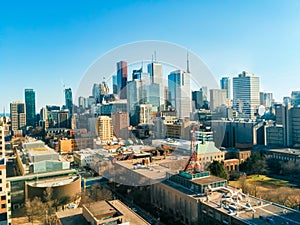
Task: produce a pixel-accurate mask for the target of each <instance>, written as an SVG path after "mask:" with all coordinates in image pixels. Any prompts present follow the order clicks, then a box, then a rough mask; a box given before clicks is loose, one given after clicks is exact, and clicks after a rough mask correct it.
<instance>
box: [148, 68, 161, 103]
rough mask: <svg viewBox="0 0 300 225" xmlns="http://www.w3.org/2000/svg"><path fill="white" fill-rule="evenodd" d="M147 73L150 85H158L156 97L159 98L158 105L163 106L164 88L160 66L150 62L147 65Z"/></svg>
mask: <svg viewBox="0 0 300 225" xmlns="http://www.w3.org/2000/svg"><path fill="white" fill-rule="evenodd" d="M147 67H148V73H149V75H150V81H151V83H152V84H158V89H159V92H157V94H156V95H157V96H158V98H159V104H160V106H161V105H164V104H165V102H164V98H163V92H164V86H163V74H162V65H161V64H160V63H157V62H152V63H150V64H148V66H147Z"/></svg>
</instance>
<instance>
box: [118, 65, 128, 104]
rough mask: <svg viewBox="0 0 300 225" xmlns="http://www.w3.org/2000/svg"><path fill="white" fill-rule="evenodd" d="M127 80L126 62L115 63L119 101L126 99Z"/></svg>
mask: <svg viewBox="0 0 300 225" xmlns="http://www.w3.org/2000/svg"><path fill="white" fill-rule="evenodd" d="M127 78H128V74H127V62H125V61H120V62H118V63H117V83H118V93H119V96H120V99H126V98H127V91H126V85H127Z"/></svg>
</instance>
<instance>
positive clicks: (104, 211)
mask: <svg viewBox="0 0 300 225" xmlns="http://www.w3.org/2000/svg"><path fill="white" fill-rule="evenodd" d="M84 206H85V207H86V208H87V209H88V210H89V211H90V212H91V214H92V215H93V216H94V217H95V218H96V219H97V220H101V219H103V218H105V217H109V216H111V217H115V216H120V215H117V213H118V211H117V210H116V209H115V208H114V207H113V206H111V205H110V204H109V203H107V202H106V201H99V202H93V203H90V204H85V205H84Z"/></svg>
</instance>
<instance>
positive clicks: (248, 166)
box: [240, 153, 267, 174]
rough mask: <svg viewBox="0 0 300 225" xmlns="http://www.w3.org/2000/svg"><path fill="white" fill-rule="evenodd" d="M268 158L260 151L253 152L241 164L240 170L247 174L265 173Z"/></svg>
mask: <svg viewBox="0 0 300 225" xmlns="http://www.w3.org/2000/svg"><path fill="white" fill-rule="evenodd" d="M266 168H267V165H266V160H265V159H264V158H263V157H262V156H261V155H260V154H258V153H255V154H252V155H251V157H249V158H248V159H246V160H245V161H244V162H243V163H241V164H240V171H243V172H245V173H247V174H264V173H266Z"/></svg>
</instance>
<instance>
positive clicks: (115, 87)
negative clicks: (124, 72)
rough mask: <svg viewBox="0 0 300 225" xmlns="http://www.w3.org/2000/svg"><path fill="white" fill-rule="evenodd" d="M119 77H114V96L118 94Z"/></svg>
mask: <svg viewBox="0 0 300 225" xmlns="http://www.w3.org/2000/svg"><path fill="white" fill-rule="evenodd" d="M117 78H118V77H117V75H113V76H112V87H113V94H116V95H117V94H118V79H117Z"/></svg>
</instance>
